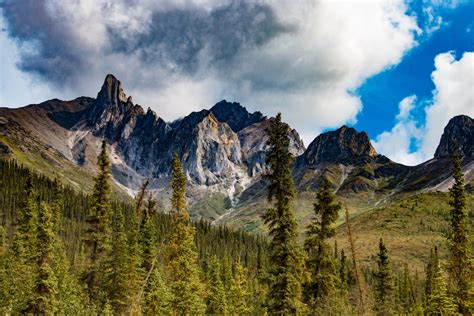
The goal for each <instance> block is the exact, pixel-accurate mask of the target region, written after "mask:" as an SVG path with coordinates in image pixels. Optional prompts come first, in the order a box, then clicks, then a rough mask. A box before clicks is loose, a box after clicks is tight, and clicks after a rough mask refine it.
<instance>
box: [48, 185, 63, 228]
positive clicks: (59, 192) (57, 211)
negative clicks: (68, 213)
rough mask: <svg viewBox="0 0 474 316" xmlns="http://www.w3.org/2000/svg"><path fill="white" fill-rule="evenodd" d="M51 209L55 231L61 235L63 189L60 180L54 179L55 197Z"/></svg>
mask: <svg viewBox="0 0 474 316" xmlns="http://www.w3.org/2000/svg"><path fill="white" fill-rule="evenodd" d="M49 207H50V209H51V216H52V221H53V226H54V230H55V232H56V233H58V234H59V228H60V227H61V218H62V210H63V188H62V184H61V181H59V179H58V178H54V181H53V196H52V199H51V203H50V204H49Z"/></svg>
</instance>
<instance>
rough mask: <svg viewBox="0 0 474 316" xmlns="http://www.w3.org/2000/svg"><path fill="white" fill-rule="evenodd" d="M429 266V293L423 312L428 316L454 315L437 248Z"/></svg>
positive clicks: (453, 306)
mask: <svg viewBox="0 0 474 316" xmlns="http://www.w3.org/2000/svg"><path fill="white" fill-rule="evenodd" d="M430 265H431V268H430V276H427V280H429V282H430V292H429V294H428V295H427V302H426V309H425V312H426V313H427V314H428V315H454V314H455V313H456V307H455V305H454V304H453V302H452V300H451V298H450V297H449V296H448V293H447V289H446V281H445V280H444V275H443V269H442V268H441V263H440V261H439V257H438V249H437V248H435V251H434V255H433V256H432V258H431V260H430Z"/></svg>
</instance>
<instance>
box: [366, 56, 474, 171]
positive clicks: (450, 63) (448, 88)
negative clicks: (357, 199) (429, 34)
mask: <svg viewBox="0 0 474 316" xmlns="http://www.w3.org/2000/svg"><path fill="white" fill-rule="evenodd" d="M434 62H435V70H434V71H433V73H432V74H431V79H432V80H433V83H434V85H435V90H434V91H433V98H432V100H431V101H430V102H429V103H428V105H427V106H426V107H425V108H424V111H425V117H426V120H425V122H424V124H423V123H422V122H419V121H418V120H417V119H416V118H415V117H413V116H412V115H411V111H412V110H413V108H414V107H415V105H416V96H409V97H407V98H405V99H403V100H402V101H401V102H400V105H399V114H398V116H397V118H396V124H395V126H394V127H393V128H392V130H391V131H390V132H383V133H382V134H380V135H378V136H377V137H376V139H375V141H374V147H375V148H376V150H377V151H378V152H379V153H381V154H384V155H386V156H388V157H389V158H391V159H392V160H394V161H396V162H400V163H403V164H407V165H416V164H418V163H421V162H423V161H425V160H427V159H431V158H433V155H434V152H435V150H436V148H437V146H438V144H439V141H440V139H441V135H442V134H443V130H444V127H445V126H446V125H447V124H448V122H449V120H450V119H451V118H452V117H454V116H456V115H461V114H464V115H468V116H470V117H474V53H473V52H465V53H464V55H463V56H462V58H461V59H459V60H456V58H455V56H454V54H453V52H447V53H442V54H439V55H437V56H436V57H435V60H434ZM420 125H423V126H422V127H417V126H420ZM411 142H415V143H416V147H417V149H416V150H415V151H413V150H411V149H410V144H411Z"/></svg>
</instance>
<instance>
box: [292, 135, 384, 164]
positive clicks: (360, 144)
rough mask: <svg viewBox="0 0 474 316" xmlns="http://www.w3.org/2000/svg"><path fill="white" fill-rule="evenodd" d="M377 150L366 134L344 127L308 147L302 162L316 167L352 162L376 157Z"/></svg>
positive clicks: (317, 139)
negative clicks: (325, 163) (324, 164)
mask: <svg viewBox="0 0 474 316" xmlns="http://www.w3.org/2000/svg"><path fill="white" fill-rule="evenodd" d="M376 155H377V153H376V151H375V149H374V148H373V147H372V144H371V143H370V140H369V137H368V136H367V133H365V132H357V131H356V130H355V129H354V128H352V127H346V126H342V127H341V128H339V129H338V130H336V131H331V132H327V133H323V134H321V135H319V136H318V137H316V138H315V139H314V140H313V142H311V144H310V145H309V146H308V149H307V150H306V151H305V153H304V154H303V156H302V157H301V158H300V160H302V161H301V162H304V164H306V165H308V166H316V165H318V164H320V163H323V162H342V163H344V162H349V163H350V162H351V160H354V159H356V158H360V157H375V156H376Z"/></svg>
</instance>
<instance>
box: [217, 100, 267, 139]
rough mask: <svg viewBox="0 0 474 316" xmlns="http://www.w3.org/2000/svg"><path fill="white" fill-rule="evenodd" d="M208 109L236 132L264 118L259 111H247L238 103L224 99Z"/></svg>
mask: <svg viewBox="0 0 474 316" xmlns="http://www.w3.org/2000/svg"><path fill="white" fill-rule="evenodd" d="M210 111H211V112H212V114H214V116H215V117H216V118H217V120H219V121H220V122H226V123H227V124H228V125H229V126H230V128H232V130H233V131H234V132H236V133H238V132H239V131H241V130H242V129H244V128H246V127H248V126H250V125H253V124H255V123H258V122H261V121H263V120H264V119H265V118H266V117H265V116H263V114H262V113H261V112H258V111H257V112H254V113H249V112H248V111H247V109H246V108H245V107H243V106H242V105H240V103H237V102H227V101H226V100H222V101H220V102H218V103H216V104H215V105H214V106H213V107H212V108H211V109H210Z"/></svg>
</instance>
